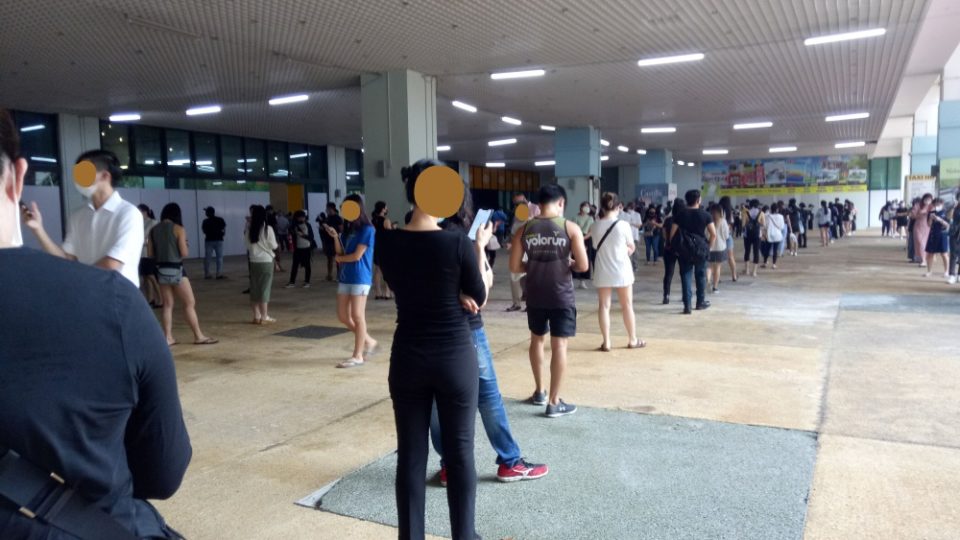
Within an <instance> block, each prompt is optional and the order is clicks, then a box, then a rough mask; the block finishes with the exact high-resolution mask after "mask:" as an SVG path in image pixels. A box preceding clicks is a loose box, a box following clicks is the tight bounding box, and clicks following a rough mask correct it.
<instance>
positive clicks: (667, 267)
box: [660, 197, 687, 304]
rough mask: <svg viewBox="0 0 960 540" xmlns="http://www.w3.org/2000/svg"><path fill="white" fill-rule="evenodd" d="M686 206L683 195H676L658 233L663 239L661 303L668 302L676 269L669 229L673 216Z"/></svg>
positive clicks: (675, 257)
mask: <svg viewBox="0 0 960 540" xmlns="http://www.w3.org/2000/svg"><path fill="white" fill-rule="evenodd" d="M686 207H687V201H685V200H684V199H683V197H677V198H676V200H674V201H673V207H672V210H671V212H670V216H669V217H667V219H665V220H664V221H663V227H662V228H661V229H660V234H661V237H662V239H663V303H664V304H669V303H670V288H671V285H672V284H673V274H674V272H675V271H676V269H677V256H676V254H674V253H673V249H671V247H670V243H671V240H673V235H672V234H670V230H671V229H672V228H673V222H674V218H676V216H677V214H680V213H682V212H683V210H684V209H685V208H686Z"/></svg>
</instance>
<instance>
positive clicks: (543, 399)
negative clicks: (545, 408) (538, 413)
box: [527, 390, 547, 406]
mask: <svg viewBox="0 0 960 540" xmlns="http://www.w3.org/2000/svg"><path fill="white" fill-rule="evenodd" d="M527 403H529V404H530V405H540V406H542V405H546V404H547V392H546V390H544V391H543V392H534V393H533V395H532V396H530V397H528V398H527Z"/></svg>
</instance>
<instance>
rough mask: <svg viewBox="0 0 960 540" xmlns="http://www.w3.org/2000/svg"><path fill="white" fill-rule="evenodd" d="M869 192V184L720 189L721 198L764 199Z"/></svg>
mask: <svg viewBox="0 0 960 540" xmlns="http://www.w3.org/2000/svg"><path fill="white" fill-rule="evenodd" d="M858 191H867V184H842V185H834V186H803V187H800V186H797V187H759V188H720V189H719V193H720V196H721V197H722V196H724V195H726V196H730V197H763V196H765V195H813V194H816V193H851V192H858Z"/></svg>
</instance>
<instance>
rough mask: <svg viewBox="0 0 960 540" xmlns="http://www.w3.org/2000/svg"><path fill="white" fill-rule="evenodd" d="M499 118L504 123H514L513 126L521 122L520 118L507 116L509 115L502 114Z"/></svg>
mask: <svg viewBox="0 0 960 540" xmlns="http://www.w3.org/2000/svg"><path fill="white" fill-rule="evenodd" d="M500 120H503V121H504V122H506V123H508V124H512V125H514V126H519V125H520V124H522V123H523V122H521V121H520V120H517V119H516V118H511V117H509V116H502V117H500Z"/></svg>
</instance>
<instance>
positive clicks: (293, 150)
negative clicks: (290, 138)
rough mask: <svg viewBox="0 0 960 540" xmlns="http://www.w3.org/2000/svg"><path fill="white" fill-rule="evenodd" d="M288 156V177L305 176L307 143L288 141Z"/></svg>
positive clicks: (308, 155)
mask: <svg viewBox="0 0 960 540" xmlns="http://www.w3.org/2000/svg"><path fill="white" fill-rule="evenodd" d="M287 152H288V155H289V156H290V178H307V158H308V157H310V154H309V153H308V152H307V145H305V144H296V143H290V144H288V145H287Z"/></svg>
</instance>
